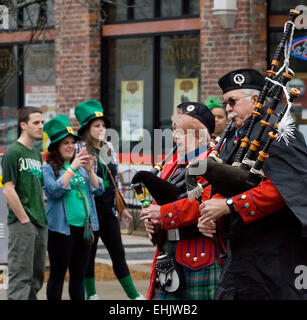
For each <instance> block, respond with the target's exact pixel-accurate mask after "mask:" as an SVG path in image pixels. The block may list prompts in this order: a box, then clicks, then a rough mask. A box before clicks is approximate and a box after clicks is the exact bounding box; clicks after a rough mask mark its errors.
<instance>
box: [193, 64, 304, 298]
mask: <svg viewBox="0 0 307 320" xmlns="http://www.w3.org/2000/svg"><path fill="white" fill-rule="evenodd" d="M264 82H265V80H264V78H263V77H262V75H261V74H260V73H259V72H257V71H256V70H253V69H240V70H235V71H232V72H229V73H227V74H226V75H224V76H223V77H222V78H221V79H220V80H219V82H218V83H219V86H220V88H221V89H222V91H223V99H224V101H225V104H226V110H227V112H229V113H230V114H231V113H232V115H233V124H234V128H233V130H232V131H230V132H229V134H228V135H227V137H226V140H225V141H224V143H223V145H222V148H221V150H220V154H219V155H220V159H222V160H223V161H224V163H225V164H229V165H231V164H233V162H234V161H235V155H236V151H237V150H238V149H239V147H240V143H239V141H240V140H241V139H242V138H244V137H245V134H246V131H247V128H248V127H249V122H250V121H251V118H252V116H251V113H252V112H253V111H254V106H255V103H256V101H257V98H258V94H259V91H260V90H261V89H262V87H263V85H264ZM261 112H262V111H261ZM276 113H278V110H276ZM259 118H261V117H259ZM272 118H276V115H275V114H272ZM270 121H272V123H274V121H275V120H274V119H272V120H270ZM256 126H259V127H260V126H261V124H260V122H257V123H256V124H255V129H256V130H254V131H253V133H252V136H251V141H252V140H253V139H254V138H255V137H254V135H255V134H256V133H257V131H258V130H257V129H259V128H257V127H256ZM265 141H266V138H265V139H264V140H261V141H260V144H261V146H263V144H264V143H265ZM263 171H264V174H265V177H264V179H263V181H262V182H261V183H260V184H259V185H258V186H257V187H253V188H251V189H249V190H247V191H245V192H243V193H241V194H237V195H235V196H233V197H229V198H226V199H225V198H222V199H221V198H220V196H218V195H215V196H213V198H212V199H210V200H207V201H204V202H202V203H201V205H200V207H199V209H200V212H201V215H202V216H201V218H200V219H199V230H200V231H201V232H202V233H203V234H204V235H207V234H208V231H209V230H210V232H212V227H210V224H209V222H210V221H211V220H212V219H217V221H218V222H220V221H221V219H222V221H223V224H222V225H223V228H222V229H223V232H222V236H224V237H225V239H226V240H227V258H226V260H225V264H224V265H223V269H222V273H221V277H220V280H219V283H218V286H217V289H216V292H215V297H214V298H215V299H218V300H255V299H257V300H258V299H261V300H263V299H265V300H268V299H278V300H280V299H306V298H307V290H306V284H305V283H304V281H301V280H300V277H299V276H298V274H299V273H300V272H301V271H299V269H297V268H298V267H300V266H302V265H307V252H306V239H307V214H306V207H307V199H306V196H305V194H306V192H307V185H306V181H307V147H306V144H305V142H304V137H303V135H302V134H301V133H300V132H299V131H298V130H296V129H293V139H291V140H290V141H289V144H288V145H286V143H285V142H283V141H281V142H276V141H274V142H273V143H272V145H271V149H270V156H269V157H268V159H267V160H266V162H265V164H264V166H263ZM230 188H233V186H231V184H230ZM209 236H210V234H209Z"/></svg>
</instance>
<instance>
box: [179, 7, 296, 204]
mask: <svg viewBox="0 0 307 320" xmlns="http://www.w3.org/2000/svg"><path fill="white" fill-rule="evenodd" d="M299 15H300V12H299V11H297V10H295V9H292V10H290V12H289V20H288V21H287V22H286V23H285V27H284V33H283V35H282V38H281V41H280V43H279V44H278V46H277V48H276V50H275V53H274V57H273V59H272V62H271V68H270V69H269V70H268V71H267V72H266V78H265V83H264V86H263V88H262V90H261V92H260V94H259V98H258V101H257V103H256V105H255V109H254V110H253V111H252V114H251V117H250V119H249V124H248V126H247V129H246V132H245V135H244V138H242V139H241V144H240V147H239V149H238V151H237V152H236V154H235V156H234V162H233V163H232V165H229V164H225V163H223V160H222V159H221V158H220V157H219V154H220V150H221V147H222V145H223V143H224V142H225V139H227V136H228V135H229V133H230V132H231V131H232V130H233V128H232V126H231V123H230V124H229V125H228V127H227V128H226V129H225V130H224V132H223V134H222V137H221V139H220V141H219V143H218V144H217V145H216V146H215V148H214V150H213V151H212V152H211V154H210V155H209V157H208V159H206V160H194V161H191V163H190V164H189V165H188V166H187V168H186V172H185V180H186V184H187V189H188V197H189V199H190V200H193V199H195V198H197V197H199V196H200V195H201V194H202V192H203V188H204V187H206V186H208V185H211V186H212V187H213V188H214V190H215V192H217V193H219V194H220V195H222V196H224V197H231V196H234V195H237V194H240V193H242V192H244V191H246V190H249V189H251V188H253V187H256V186H258V185H259V184H260V182H261V181H262V180H263V179H264V177H265V175H264V172H263V165H264V163H265V161H266V159H267V158H268V157H269V151H270V147H271V145H272V143H273V141H274V140H277V141H279V142H280V141H281V140H284V142H285V143H286V144H287V145H288V143H289V139H291V138H294V135H293V132H294V130H295V125H294V123H293V122H294V120H293V119H292V116H291V114H290V110H291V107H292V103H293V101H294V99H295V98H296V97H298V96H299V94H300V91H299V90H298V89H296V88H293V89H291V90H290V92H288V90H287V87H286V85H287V82H288V81H289V80H291V79H292V78H293V77H294V72H293V71H292V70H291V69H290V68H289V57H290V50H291V43H292V39H293V33H294V29H295V25H294V21H295V19H296V18H297V17H298V16H299ZM283 52H284V64H283V66H282V67H280V69H279V70H277V69H278V66H279V64H280V59H281V56H282V53H283ZM282 92H284V94H285V97H286V100H287V103H286V106H285V107H284V109H283V110H282V111H281V112H280V113H279V114H276V109H277V106H278V104H279V103H280V101H281V95H282ZM267 100H268V102H267ZM272 115H275V116H276V118H277V120H276V121H275V123H274V124H273V125H272V124H271V123H270V118H271V116H272ZM259 121H260V124H261V126H260V129H259V127H258V129H259V131H258V132H255V128H256V126H255V124H256V123H258V122H259ZM252 134H253V135H254V134H256V135H255V136H256V138H255V139H254V140H253V141H251V142H250V138H251V136H252ZM265 134H267V138H266V140H265ZM261 145H264V146H263V148H262V150H259V149H260V147H261ZM198 176H203V177H204V178H206V180H207V181H208V183H207V184H206V185H205V186H201V185H199V184H197V182H196V179H197V177H198Z"/></svg>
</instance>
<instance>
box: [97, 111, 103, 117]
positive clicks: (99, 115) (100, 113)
mask: <svg viewBox="0 0 307 320" xmlns="http://www.w3.org/2000/svg"><path fill="white" fill-rule="evenodd" d="M95 116H96V117H102V116H103V113H102V112H99V111H95Z"/></svg>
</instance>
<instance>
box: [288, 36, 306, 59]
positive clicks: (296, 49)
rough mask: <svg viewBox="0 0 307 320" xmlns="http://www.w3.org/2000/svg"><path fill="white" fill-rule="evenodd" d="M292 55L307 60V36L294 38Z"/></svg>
mask: <svg viewBox="0 0 307 320" xmlns="http://www.w3.org/2000/svg"><path fill="white" fill-rule="evenodd" d="M291 55H292V56H293V57H295V58H298V59H301V60H305V61H307V37H306V36H305V37H300V38H297V39H293V42H292V47H291Z"/></svg>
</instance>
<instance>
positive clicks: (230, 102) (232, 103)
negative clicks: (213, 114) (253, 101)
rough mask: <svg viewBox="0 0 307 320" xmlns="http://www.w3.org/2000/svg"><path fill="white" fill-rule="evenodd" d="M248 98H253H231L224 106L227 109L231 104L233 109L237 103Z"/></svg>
mask: <svg viewBox="0 0 307 320" xmlns="http://www.w3.org/2000/svg"><path fill="white" fill-rule="evenodd" d="M247 97H251V95H247V96H242V97H239V98H229V99H227V100H224V101H223V106H224V107H225V108H226V106H227V105H228V104H229V105H230V106H231V107H234V106H235V105H236V103H237V101H239V100H240V99H242V98H247Z"/></svg>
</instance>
